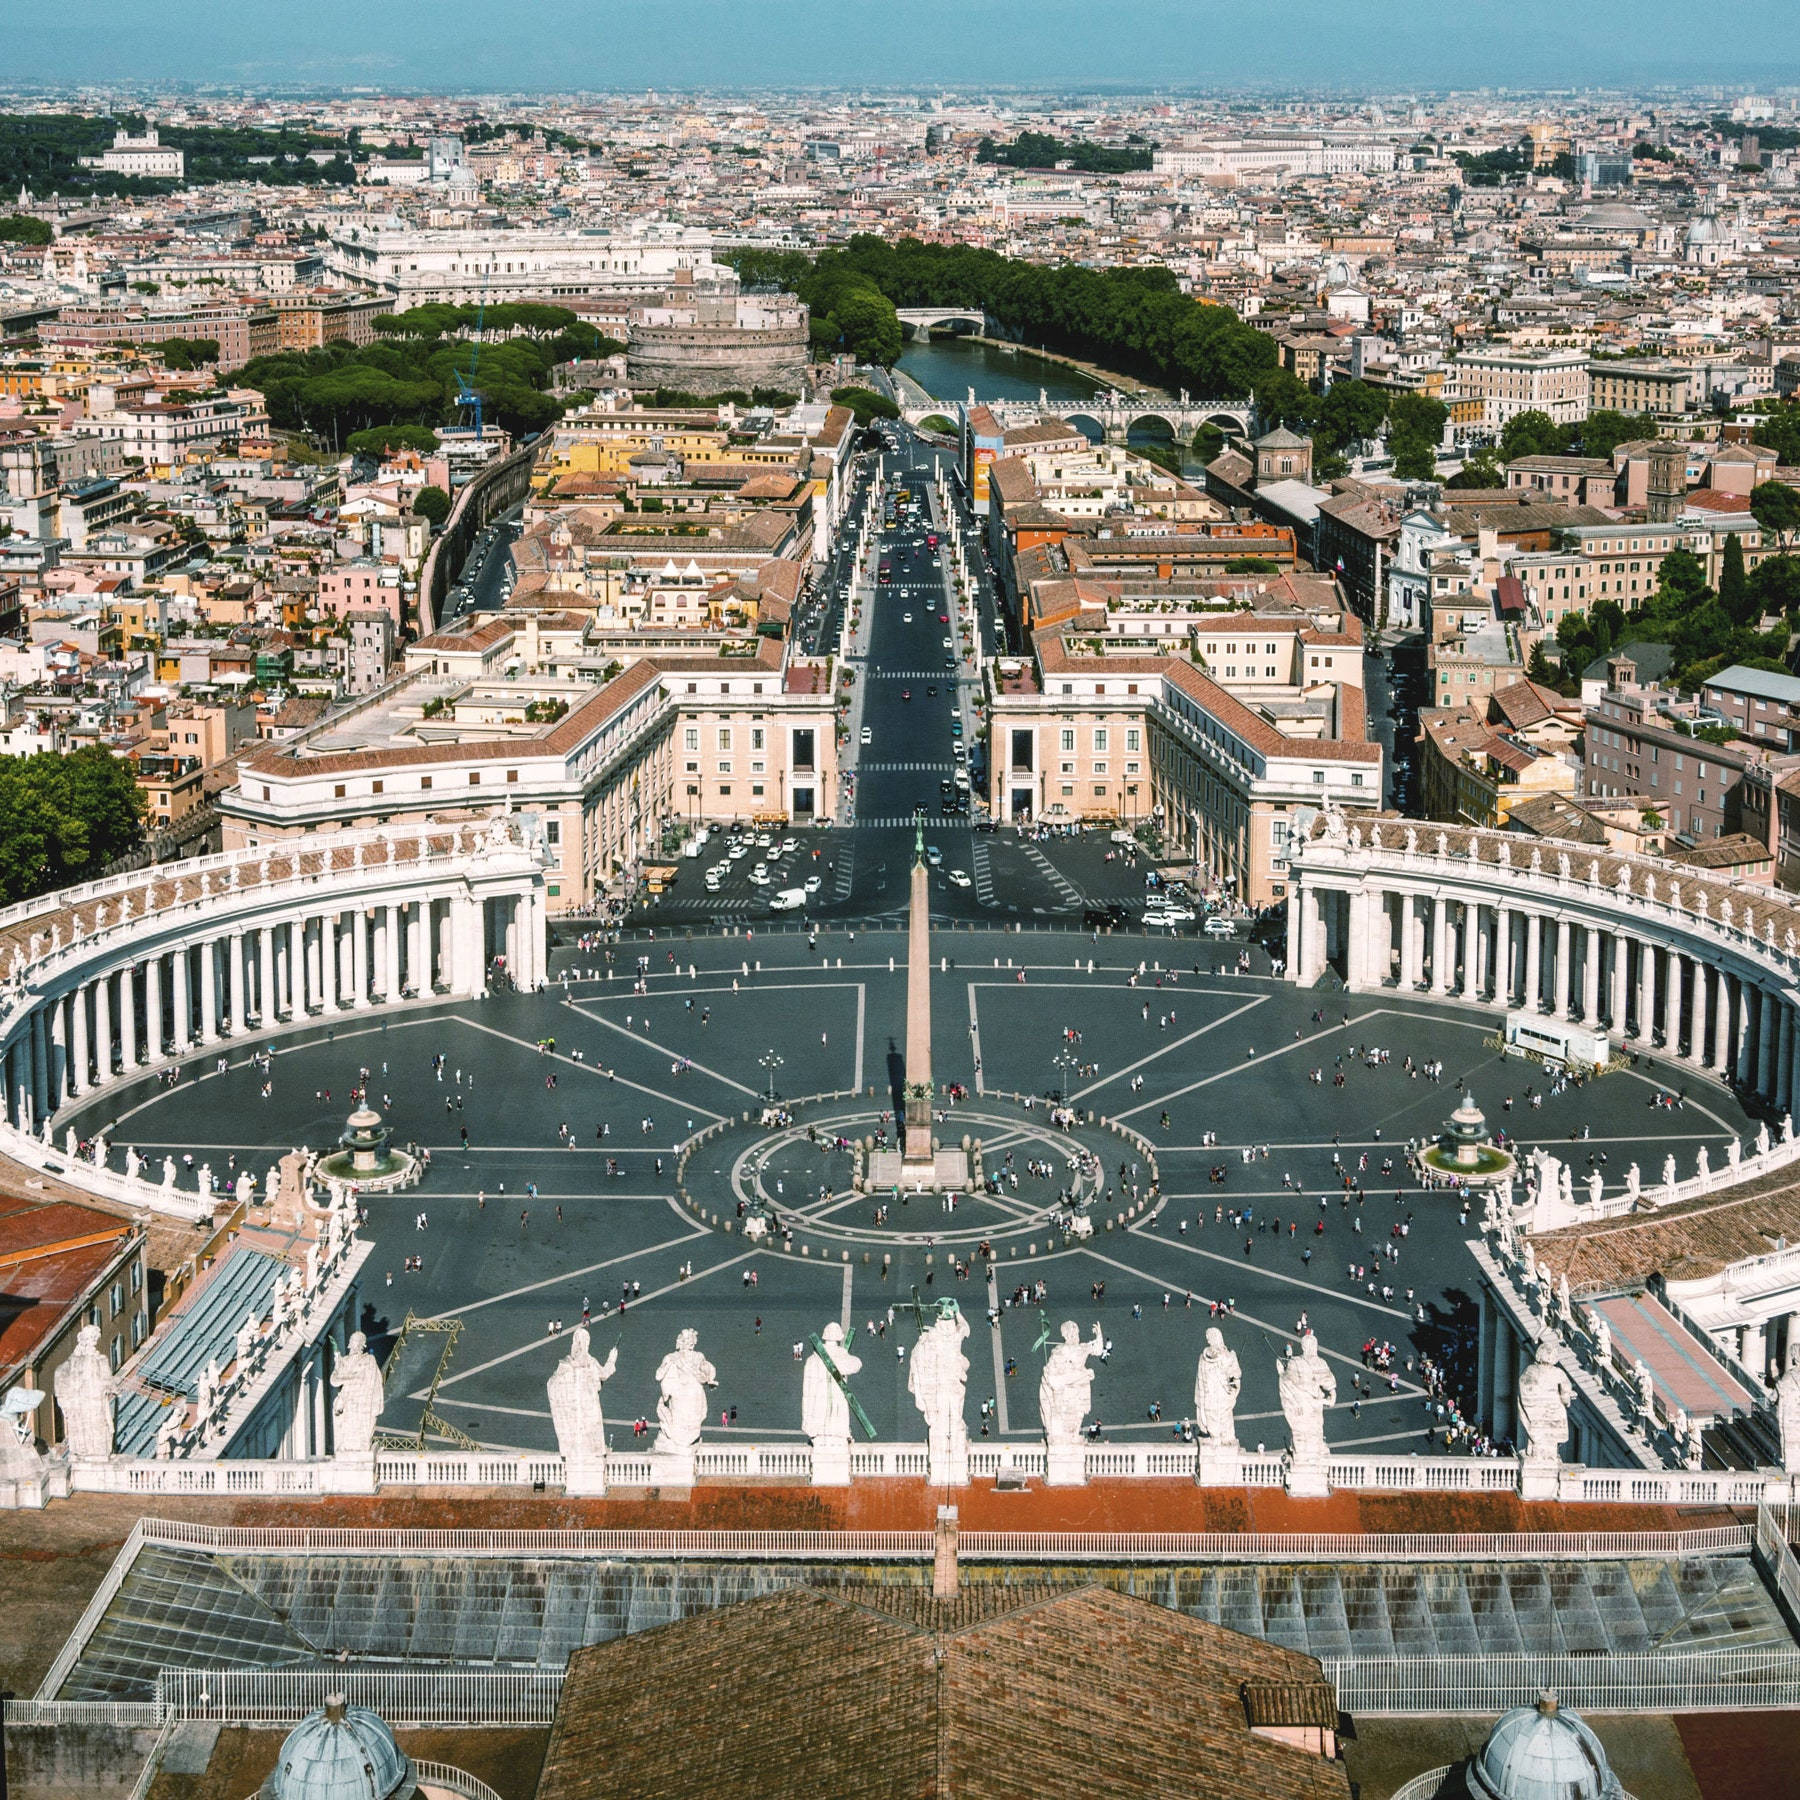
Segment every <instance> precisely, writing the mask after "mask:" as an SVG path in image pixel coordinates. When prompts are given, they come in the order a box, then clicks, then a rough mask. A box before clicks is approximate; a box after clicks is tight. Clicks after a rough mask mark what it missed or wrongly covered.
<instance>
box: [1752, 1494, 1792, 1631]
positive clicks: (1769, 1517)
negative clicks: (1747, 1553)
mask: <svg viewBox="0 0 1800 1800" xmlns="http://www.w3.org/2000/svg"><path fill="white" fill-rule="evenodd" d="M1784 1512H1785V1509H1784ZM1756 1560H1757V1562H1758V1563H1760V1564H1761V1565H1762V1570H1763V1573H1764V1574H1765V1575H1766V1576H1767V1577H1768V1578H1769V1580H1770V1581H1771V1582H1773V1583H1774V1585H1775V1591H1776V1592H1777V1593H1778V1594H1779V1595H1780V1596H1781V1597H1782V1599H1783V1600H1785V1601H1786V1602H1787V1609H1788V1612H1789V1614H1790V1615H1791V1616H1792V1617H1794V1618H1796V1619H1800V1557H1796V1556H1795V1555H1794V1550H1793V1546H1792V1545H1791V1544H1790V1543H1789V1542H1788V1537H1787V1523H1786V1519H1785V1516H1784V1517H1782V1518H1777V1517H1776V1515H1775V1512H1774V1509H1773V1508H1772V1507H1768V1506H1759V1507H1757V1509H1756Z"/></svg>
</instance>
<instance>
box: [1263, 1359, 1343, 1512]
mask: <svg viewBox="0 0 1800 1800" xmlns="http://www.w3.org/2000/svg"><path fill="white" fill-rule="evenodd" d="M1276 1377H1277V1382H1278V1385H1279V1388H1280V1393H1281V1415H1282V1417H1283V1418H1284V1419H1286V1420H1287V1428H1288V1440H1289V1444H1290V1446H1291V1448H1290V1454H1289V1458H1288V1480H1287V1487H1288V1492H1289V1493H1290V1494H1300V1495H1312V1496H1322V1495H1324V1494H1328V1493H1329V1492H1330V1491H1331V1481H1330V1477H1329V1475H1328V1474H1327V1472H1326V1458H1327V1456H1328V1455H1329V1454H1330V1452H1329V1450H1328V1449H1327V1447H1326V1443H1325V1409H1326V1408H1327V1407H1329V1406H1335V1405H1336V1404H1337V1393H1338V1389H1337V1376H1336V1375H1334V1374H1333V1373H1332V1370H1331V1365H1330V1364H1329V1363H1327V1362H1326V1361H1325V1359H1324V1357H1322V1356H1321V1355H1320V1354H1319V1340H1318V1338H1316V1337H1315V1336H1314V1335H1313V1334H1312V1332H1310V1331H1309V1332H1308V1333H1307V1334H1306V1335H1305V1337H1303V1338H1302V1339H1301V1340H1300V1354H1299V1355H1298V1356H1289V1357H1286V1358H1284V1359H1283V1360H1282V1362H1281V1363H1280V1364H1279V1365H1278V1367H1277V1370H1276Z"/></svg>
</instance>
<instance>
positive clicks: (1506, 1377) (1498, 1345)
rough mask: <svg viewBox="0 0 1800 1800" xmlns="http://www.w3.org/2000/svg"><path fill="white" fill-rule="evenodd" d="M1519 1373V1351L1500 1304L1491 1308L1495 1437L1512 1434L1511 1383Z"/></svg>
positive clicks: (1512, 1391)
mask: <svg viewBox="0 0 1800 1800" xmlns="http://www.w3.org/2000/svg"><path fill="white" fill-rule="evenodd" d="M1518 1372H1519V1352H1518V1348H1517V1346H1516V1345H1515V1344H1514V1342H1513V1330H1512V1324H1511V1321H1510V1320H1508V1318H1507V1316H1506V1313H1505V1312H1504V1310H1503V1309H1501V1308H1500V1307H1495V1309H1494V1415H1493V1416H1494V1423H1493V1431H1494V1436H1495V1437H1499V1438H1510V1437H1512V1436H1514V1435H1515V1430H1514V1421H1513V1396H1514V1383H1515V1381H1516V1380H1517V1377H1518Z"/></svg>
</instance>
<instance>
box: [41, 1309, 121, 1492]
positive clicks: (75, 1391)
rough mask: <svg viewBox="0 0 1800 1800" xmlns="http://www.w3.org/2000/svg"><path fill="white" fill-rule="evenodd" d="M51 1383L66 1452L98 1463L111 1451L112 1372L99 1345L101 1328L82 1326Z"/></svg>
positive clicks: (109, 1454) (110, 1453)
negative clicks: (60, 1409) (67, 1357)
mask: <svg viewBox="0 0 1800 1800" xmlns="http://www.w3.org/2000/svg"><path fill="white" fill-rule="evenodd" d="M51 1385H52V1386H53V1387H54V1389H55V1391H56V1404H57V1405H58V1406H60V1407H61V1408H62V1416H63V1435H64V1437H66V1438H67V1440H68V1444H69V1454H70V1455H71V1456H74V1457H78V1458H82V1459H85V1460H88V1461H94V1462H100V1461H103V1460H104V1459H105V1458H107V1457H109V1456H111V1455H112V1453H113V1391H114V1390H113V1372H112V1365H111V1364H110V1363H109V1362H108V1361H107V1360H106V1352H105V1351H104V1350H102V1349H101V1348H100V1327H99V1326H98V1325H84V1326H82V1328H81V1330H80V1332H79V1333H78V1334H77V1336H76V1339H75V1348H74V1350H73V1351H72V1352H71V1353H70V1355H69V1359H68V1361H67V1362H65V1363H64V1364H63V1365H62V1367H61V1368H60V1369H58V1370H57V1371H56V1375H55V1378H54V1380H53V1381H52V1383H51Z"/></svg>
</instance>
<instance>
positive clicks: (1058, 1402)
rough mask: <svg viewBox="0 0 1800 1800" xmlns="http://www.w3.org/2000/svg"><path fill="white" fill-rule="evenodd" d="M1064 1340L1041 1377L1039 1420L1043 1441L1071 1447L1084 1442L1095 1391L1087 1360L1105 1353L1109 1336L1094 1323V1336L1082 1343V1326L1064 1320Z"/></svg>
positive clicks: (1092, 1373)
mask: <svg viewBox="0 0 1800 1800" xmlns="http://www.w3.org/2000/svg"><path fill="white" fill-rule="evenodd" d="M1061 1338H1062V1341H1061V1342H1060V1343H1059V1344H1057V1345H1056V1347H1055V1348H1054V1349H1053V1350H1052V1351H1051V1352H1050V1354H1049V1356H1048V1357H1047V1358H1046V1359H1045V1361H1044V1372H1043V1374H1042V1375H1041V1376H1039V1378H1038V1417H1039V1418H1040V1419H1042V1420H1043V1424H1044V1441H1045V1442H1046V1443H1047V1444H1050V1445H1052V1446H1060V1447H1068V1446H1070V1445H1075V1444H1079V1443H1080V1442H1081V1426H1082V1421H1083V1420H1085V1419H1086V1418H1087V1415H1088V1407H1089V1405H1090V1403H1091V1398H1092V1395H1093V1391H1094V1371H1093V1370H1092V1369H1090V1368H1089V1367H1088V1358H1089V1357H1092V1356H1104V1355H1105V1354H1106V1334H1105V1332H1103V1331H1102V1330H1101V1329H1100V1323H1099V1321H1098V1320H1095V1322H1094V1335H1093V1336H1092V1337H1091V1338H1089V1339H1088V1340H1087V1342H1086V1343H1083V1342H1082V1340H1081V1327H1080V1326H1079V1325H1077V1324H1076V1323H1075V1321H1074V1320H1073V1319H1065V1320H1063V1323H1062V1331H1061Z"/></svg>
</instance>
